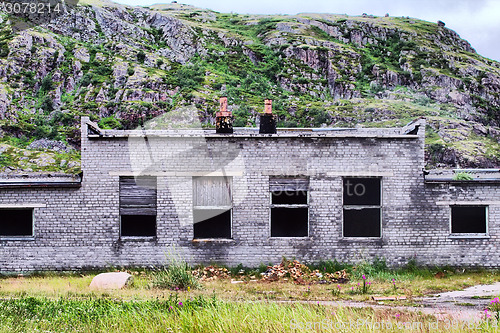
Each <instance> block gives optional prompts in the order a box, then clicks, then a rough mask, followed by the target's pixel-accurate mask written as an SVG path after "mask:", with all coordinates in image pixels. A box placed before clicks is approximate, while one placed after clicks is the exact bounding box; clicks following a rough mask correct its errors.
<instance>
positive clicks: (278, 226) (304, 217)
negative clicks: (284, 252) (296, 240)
mask: <svg viewBox="0 0 500 333" xmlns="http://www.w3.org/2000/svg"><path fill="white" fill-rule="evenodd" d="M269 190H270V192H271V237H307V236H308V235H309V205H308V190H309V179H308V178H298V177H293V178H292V177H272V178H271V179H270V180H269Z"/></svg>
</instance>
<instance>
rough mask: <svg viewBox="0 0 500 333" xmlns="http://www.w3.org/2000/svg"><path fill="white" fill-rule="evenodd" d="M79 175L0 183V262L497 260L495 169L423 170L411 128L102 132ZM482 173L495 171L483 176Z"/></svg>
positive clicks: (51, 265) (414, 126) (419, 140)
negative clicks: (457, 175)
mask: <svg viewBox="0 0 500 333" xmlns="http://www.w3.org/2000/svg"><path fill="white" fill-rule="evenodd" d="M81 140H82V145H81V153H82V175H80V176H57V175H54V176H51V177H48V176H44V178H40V177H32V176H19V177H13V176H8V177H3V178H1V179H0V215H1V216H2V217H0V221H1V222H0V258H1V259H0V270H1V271H30V270H31V271H33V270H61V269H88V268H97V267H105V266H110V265H113V266H150V265H162V264H164V263H165V262H166V260H167V258H166V257H167V256H168V255H169V254H172V253H174V254H176V255H179V256H182V257H183V258H184V259H186V260H187V261H188V262H190V263H193V264H194V263H210V262H218V263H222V264H227V265H237V264H239V263H242V264H243V265H245V266H257V265H259V264H260V263H266V264H267V263H269V262H274V263H275V262H279V261H280V260H281V258H282V257H283V256H285V257H287V258H297V259H299V260H302V261H307V262H314V261H319V260H327V259H332V260H333V259H336V260H338V261H340V262H356V261H359V260H361V259H366V260H373V258H375V257H379V258H385V259H386V260H387V263H388V264H390V265H403V264H405V263H407V262H408V260H410V259H412V258H414V259H415V260H416V261H417V262H418V263H421V264H426V265H445V264H446V265H455V266H482V267H500V258H499V256H498V253H499V252H500V242H499V239H500V191H499V189H500V186H499V185H500V181H499V179H498V175H497V174H498V172H497V171H498V170H497V171H495V170H483V171H484V172H477V171H472V173H471V174H472V176H473V177H474V179H473V180H465V181H459V180H454V179H453V177H452V176H450V175H448V174H443V175H435V174H432V173H431V174H427V172H425V171H424V141H425V120H423V119H419V120H417V121H415V122H413V123H411V124H409V125H408V126H406V127H405V128H387V129H366V128H352V129H300V130H293V129H288V130H285V129H283V130H280V129H278V131H277V133H276V134H260V133H259V132H258V131H257V130H253V129H247V128H245V129H243V128H242V129H238V128H237V129H235V130H234V132H233V133H225V134H218V133H215V131H214V130H202V129H169V130H149V129H147V128H143V129H139V130H133V131H120V130H102V129H100V128H98V127H97V125H96V124H94V123H92V122H91V121H90V120H89V119H88V118H85V117H84V118H82V139H81ZM485 172H486V174H485Z"/></svg>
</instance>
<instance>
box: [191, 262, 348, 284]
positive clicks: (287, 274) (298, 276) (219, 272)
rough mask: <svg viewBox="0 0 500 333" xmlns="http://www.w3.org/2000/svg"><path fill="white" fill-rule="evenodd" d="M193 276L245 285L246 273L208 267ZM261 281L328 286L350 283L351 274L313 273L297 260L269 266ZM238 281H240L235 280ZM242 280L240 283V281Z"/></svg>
mask: <svg viewBox="0 0 500 333" xmlns="http://www.w3.org/2000/svg"><path fill="white" fill-rule="evenodd" d="M192 274H193V275H194V276H195V277H197V278H199V279H200V280H201V281H214V280H219V279H229V278H233V280H232V281H231V282H232V283H243V282H244V281H243V280H244V274H245V271H244V270H241V271H240V272H239V273H238V276H231V272H230V271H229V270H228V269H227V268H223V267H216V266H207V267H204V268H197V269H194V270H193V271H192ZM260 275H261V278H260V281H263V282H274V281H280V280H281V281H289V280H291V281H293V282H294V283H296V284H328V283H346V282H348V281H349V274H348V273H347V272H346V271H345V270H341V271H338V272H335V273H326V272H324V273H321V272H320V271H319V270H314V271H311V270H310V269H309V267H307V266H306V265H304V264H302V263H300V262H299V261H297V260H294V261H283V262H281V263H280V264H279V265H274V266H267V270H266V271H265V272H263V273H260ZM235 278H236V279H238V280H235ZM239 280H240V281H239ZM250 281H251V282H256V281H257V279H256V277H255V276H253V275H252V276H250Z"/></svg>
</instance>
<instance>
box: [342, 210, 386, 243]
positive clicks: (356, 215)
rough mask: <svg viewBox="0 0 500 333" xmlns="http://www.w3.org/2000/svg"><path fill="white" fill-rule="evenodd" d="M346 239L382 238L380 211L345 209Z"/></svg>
mask: <svg viewBox="0 0 500 333" xmlns="http://www.w3.org/2000/svg"><path fill="white" fill-rule="evenodd" d="M344 237H380V209H379V208H365V209H359V210H357V209H344Z"/></svg>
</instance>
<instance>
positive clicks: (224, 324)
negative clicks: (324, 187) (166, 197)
mask: <svg viewBox="0 0 500 333" xmlns="http://www.w3.org/2000/svg"><path fill="white" fill-rule="evenodd" d="M178 263H181V264H183V262H182V261H179V262H178ZM261 266H262V267H259V268H248V267H244V266H243V265H238V266H237V267H232V268H230V269H229V271H231V272H232V279H233V280H240V281H243V283H238V284H234V283H231V281H230V280H229V279H223V280H214V281H209V282H202V283H201V285H200V289H192V288H189V289H188V288H184V291H183V290H178V291H171V290H165V289H158V288H154V287H153V285H154V281H155V279H156V278H157V274H158V271H149V270H132V271H129V272H130V273H131V274H132V275H133V276H134V283H133V285H132V286H130V287H128V288H125V289H122V290H102V291H99V290H93V289H90V288H89V284H90V281H91V280H92V278H93V277H94V276H95V275H96V274H97V272H89V273H85V272H69V273H52V272H42V273H34V274H32V275H26V276H21V277H18V276H12V275H10V276H3V277H2V278H0V297H1V299H0V332H33V331H50V332H75V331H78V332H168V331H176V332H295V331H304V330H308V328H307V327H308V326H307V325H316V326H315V327H314V331H319V332H329V331H332V326H331V325H335V324H336V323H337V325H342V323H349V322H355V323H356V322H358V321H361V320H363V324H362V325H361V326H356V325H355V326H354V327H352V326H349V325H347V326H345V327H343V328H344V329H342V331H343V332H372V331H373V327H372V326H373V325H379V324H380V323H385V324H386V325H387V324H391V325H392V328H387V327H386V326H384V327H383V328H382V329H381V331H383V332H399V331H400V330H401V328H400V327H398V325H399V326H401V325H403V323H405V322H420V323H422V325H425V326H424V327H425V329H423V330H421V331H425V332H439V331H441V330H442V329H444V326H440V327H438V328H437V329H435V328H432V327H431V326H430V325H431V323H435V322H436V318H435V317H433V316H431V315H426V314H423V313H420V312H418V311H408V310H404V309H401V308H399V309H396V308H394V309H390V308H370V307H366V308H350V307H348V306H342V305H340V306H337V305H335V304H336V303H335V302H337V301H361V302H370V299H371V297H372V296H376V295H379V296H405V297H406V300H398V301H395V302H392V303H391V304H392V305H394V306H410V307H411V306H415V305H418V304H417V303H415V300H414V298H415V297H417V296H423V295H426V294H428V293H436V292H442V291H448V290H459V289H463V288H465V287H468V286H472V285H476V284H489V283H493V282H496V281H499V280H500V272H499V271H486V270H463V269H460V270H458V269H457V270H455V269H452V268H447V267H419V266H417V265H416V263H415V262H414V261H410V262H409V263H408V265H406V266H405V267H402V268H399V269H390V268H388V267H387V266H386V264H385V261H384V260H383V259H377V260H375V261H374V262H371V263H370V262H366V261H362V262H360V263H358V264H357V265H356V266H353V265H351V264H343V263H339V262H336V261H329V260H326V261H322V262H318V263H316V264H314V265H312V264H311V265H309V266H308V269H309V270H310V271H313V270H316V269H317V270H319V271H323V272H334V271H336V270H339V269H345V270H346V271H348V272H349V275H350V281H348V283H346V284H341V285H340V288H338V286H337V284H335V283H334V284H311V285H307V284H306V285H297V284H294V283H292V282H291V279H288V280H284V279H283V280H281V281H278V282H252V281H250V280H252V279H258V278H259V273H260V272H262V271H265V270H266V265H261ZM170 267H171V271H182V274H180V275H179V276H181V277H184V276H185V274H184V273H188V270H187V266H183V265H172V263H170ZM110 270H111V271H113V270H114V269H110ZM166 271H168V268H167V270H166ZM436 273H439V274H436ZM362 275H365V276H366V278H367V280H366V281H367V282H368V281H369V282H370V287H369V289H368V290H367V291H366V293H364V292H361V290H360V287H359V286H358V283H360V284H362V281H363V280H362ZM392 279H395V286H394V284H393V282H392ZM181 280H182V279H181ZM174 281H178V280H176V279H174ZM169 287H171V286H169ZM179 289H182V288H179ZM353 289H354V291H353ZM332 290H335V291H336V292H333V291H332ZM490 298H491V297H487V298H481V299H484V302H485V304H486V303H488V299H490ZM331 301H335V302H331ZM318 302H321V303H318ZM461 305H463V306H469V304H468V303H467V304H466V303H465V302H464V303H463V304H461ZM314 323H316V324H314ZM319 323H323V324H321V325H324V326H321V325H320V324H319ZM444 324H445V323H444V321H443V322H442V323H441V325H444ZM489 324H492V322H491V321H490V323H489ZM477 325H479V326H478V327H479V328H480V329H482V330H483V331H486V332H489V331H492V332H494V328H492V327H491V326H489V328H488V327H486V326H485V325H486V322H479V323H478V324H477ZM466 328H467V327H466ZM448 331H451V332H462V331H464V328H463V326H462V325H458V324H457V326H456V327H451V329H449V330H448ZM465 331H467V330H465ZM470 331H473V330H470Z"/></svg>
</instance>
